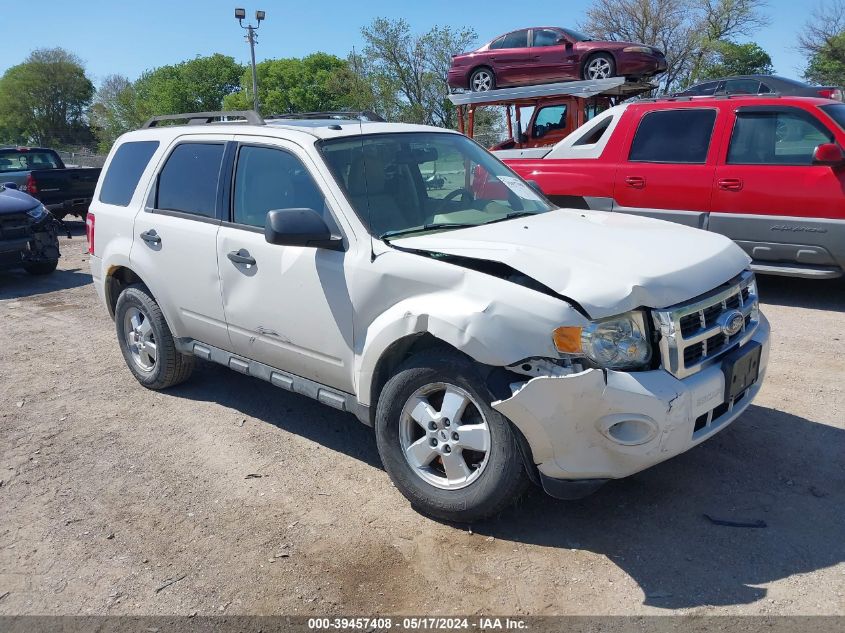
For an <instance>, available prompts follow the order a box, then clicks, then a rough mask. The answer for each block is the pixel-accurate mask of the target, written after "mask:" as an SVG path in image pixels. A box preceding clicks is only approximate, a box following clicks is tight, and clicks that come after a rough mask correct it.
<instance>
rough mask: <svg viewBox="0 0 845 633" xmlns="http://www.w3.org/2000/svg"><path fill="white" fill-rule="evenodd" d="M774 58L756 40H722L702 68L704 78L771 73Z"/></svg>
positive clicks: (715, 46)
mask: <svg viewBox="0 0 845 633" xmlns="http://www.w3.org/2000/svg"><path fill="white" fill-rule="evenodd" d="M773 73H774V69H773V68H772V58H771V57H769V54H768V53H767V52H766V51H764V50H763V49H762V48H760V47H759V46H758V45H757V44H755V43H754V42H749V43H748V44H736V43H734V42H728V41H721V42H717V43H716V44H715V45H714V55H713V58H712V59H711V61H710V62H709V63H707V64H706V65H705V66H703V67H702V69H701V78H702V79H718V78H719V77H729V76H731V75H771V74H773Z"/></svg>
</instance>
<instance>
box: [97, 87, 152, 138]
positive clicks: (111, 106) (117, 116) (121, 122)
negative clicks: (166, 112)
mask: <svg viewBox="0 0 845 633" xmlns="http://www.w3.org/2000/svg"><path fill="white" fill-rule="evenodd" d="M89 118H90V120H91V127H92V128H93V130H94V135H95V136H96V138H97V141H98V145H99V150H100V151H101V152H103V153H105V152H108V151H109V149H110V148H111V146H112V144H113V143H114V141H115V139H117V137H118V136H120V135H121V134H123V133H124V132H128V131H129V130H134V129H135V128H137V127H139V126H140V125H141V124H142V123H143V122H144V118H143V117H142V116H141V114H140V113H139V112H138V100H137V94H136V92H135V87H134V86H133V85H132V82H131V81H129V79H128V78H126V77H124V76H123V75H109V76H108V77H106V78H105V79H104V80H103V83H102V84H101V85H100V88H99V89H98V90H97V94H96V96H95V97H94V104H93V105H92V106H91V112H90V115H89Z"/></svg>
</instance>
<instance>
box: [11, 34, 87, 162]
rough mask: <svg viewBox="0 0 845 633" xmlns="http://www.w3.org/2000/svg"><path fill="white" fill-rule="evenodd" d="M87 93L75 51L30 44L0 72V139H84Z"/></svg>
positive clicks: (52, 141)
mask: <svg viewBox="0 0 845 633" xmlns="http://www.w3.org/2000/svg"><path fill="white" fill-rule="evenodd" d="M93 94H94V86H93V84H92V83H91V81H90V80H89V79H88V77H87V76H86V75H85V68H84V67H83V66H82V62H81V61H80V59H79V58H78V57H77V56H76V55H73V54H72V53H69V52H68V51H66V50H64V49H61V48H51V49H38V50H35V51H33V52H32V53H30V55H29V57H27V58H26V61H24V62H23V63H22V64H18V65H17V66H12V67H11V68H10V69H9V70H7V71H6V73H5V74H4V75H3V77H2V78H0V140H2V141H4V142H11V143H33V144H38V145H49V146H57V147H62V146H66V145H72V144H77V143H81V142H86V141H90V139H91V135H90V130H89V129H88V126H87V123H86V120H85V114H86V110H87V108H88V106H89V104H90V103H91V98H92V96H93Z"/></svg>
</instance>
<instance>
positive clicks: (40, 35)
mask: <svg viewBox="0 0 845 633" xmlns="http://www.w3.org/2000/svg"><path fill="white" fill-rule="evenodd" d="M249 2H250V3H251V4H246V2H245V1H244V0H169V1H165V0H143V1H139V0H70V1H69V0H47V1H46V2H41V3H38V9H37V10H33V8H34V5H31V4H29V3H27V2H21V1H20V0H3V2H2V3H0V4H2V5H3V6H2V20H3V24H4V27H3V37H2V45H0V73H2V72H4V71H5V70H6V69H7V68H8V67H10V66H13V65H15V64H17V63H19V62H21V61H22V60H23V59H24V58H25V57H26V55H27V54H28V53H29V51H30V50H32V49H33V48H42V47H53V46H62V47H64V48H66V49H68V50H71V51H73V52H75V53H76V54H77V55H79V56H80V57H81V58H82V59H83V60H84V61H85V64H86V67H87V69H88V71H89V75H90V76H91V78H92V79H93V80H94V83H95V84H99V82H100V81H101V80H102V78H103V77H105V76H106V75H108V74H111V73H120V74H123V75H127V76H129V77H130V78H131V79H134V78H135V77H137V76H138V75H139V74H140V73H141V72H142V71H144V70H145V69H147V68H154V67H156V66H160V65H163V64H169V63H174V62H177V61H181V60H184V59H188V58H191V57H194V56H196V55H207V54H210V53H214V52H221V53H225V54H227V55H232V56H234V57H235V58H236V59H237V60H239V61H241V62H247V61H248V59H249V48H248V46H247V45H246V43H245V42H244V40H243V37H242V31H241V29H240V28H239V27H238V24H237V22H236V21H235V19H234V17H233V13H234V7H235V6H236V4H240V6H243V7H244V8H245V9H246V10H247V15H248V16H252V15H254V13H255V9H264V10H265V11H266V12H267V20H266V21H265V22H264V23H262V26H261V30H260V31H259V34H260V38H259V45H258V47H257V48H256V56H257V59H258V60H259V61H260V60H262V59H265V58H274V57H299V56H302V55H306V54H308V53H310V52H313V51H316V50H323V51H326V52H329V53H334V54H336V55H339V56H345V55H346V53H347V52H348V51H349V50H351V48H352V47H353V46H355V47H358V48H359V49H360V47H361V36H360V28H361V26H363V25H365V24H368V23H369V22H370V21H371V20H372V19H373V18H374V17H378V16H385V17H404V18H405V19H407V20H408V22H409V23H410V24H411V26H412V28H414V29H415V30H418V31H425V30H427V29H428V28H430V27H431V26H433V25H435V24H453V25H456V26H460V25H468V26H472V27H474V28H475V30H476V31H477V32H478V34H479V37H480V38H481V40H482V41H483V40H486V39H489V38H492V37H493V36H495V35H497V34H499V33H502V32H505V31H508V30H512V29H515V28H519V27H522V26H530V25H532V24H557V25H560V26H576V25H577V24H578V23H579V22H580V21H581V20H582V18H583V16H584V11H585V9H586V8H587V7H588V6H589V5H590V4H591V2H590V0H566V1H564V2H554V3H552V2H549V1H548V0H535V1H534V2H532V3H527V2H520V1H516V2H514V1H513V0H481V1H479V0H475V1H470V2H456V1H455V0H426V1H425V2H419V1H417V0H414V1H412V2H408V1H407V0H367V1H366V2H358V1H355V0H352V1H350V0H316V1H312V2H301V1H300V2H291V1H290V0H284V1H282V2H279V1H277V0H249ZM827 2H832V0H769V2H768V4H769V14H770V16H771V20H772V22H771V25H770V26H768V27H766V28H764V29H761V30H760V31H759V32H758V33H756V34H755V36H754V38H753V39H754V40H755V41H757V43H758V44H760V45H761V46H762V47H763V48H764V49H766V50H767V51H768V53H769V54H770V55H771V56H772V59H773V61H774V66H775V70H776V71H777V72H778V74H781V75H786V76H790V77H796V78H798V77H800V74H801V70H802V67H803V64H804V62H803V59H802V56H801V54H800V53H799V52H798V51H797V50H796V34H797V31H798V30H799V29H800V27H801V26H803V24H804V23H805V22H806V21H807V19H808V18H809V15H810V12H811V10H812V8H813V7H814V6H816V5H817V4H819V3H827ZM482 6H483V7H484V10H482V11H479V10H478V9H479V7H482ZM550 7H555V9H554V10H550Z"/></svg>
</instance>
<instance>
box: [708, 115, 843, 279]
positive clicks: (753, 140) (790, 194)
mask: <svg viewBox="0 0 845 633" xmlns="http://www.w3.org/2000/svg"><path fill="white" fill-rule="evenodd" d="M732 114H733V117H734V120H733V122H732V123H733V124H732V125H731V126H727V127H726V129H725V145H726V148H725V150H724V151H723V152H722V154H723V155H722V156H721V157H720V164H719V166H718V167H717V170H716V183H715V191H714V194H713V213H712V215H711V217H710V230H712V231H715V232H718V233H722V234H724V235H727V236H728V237H730V238H732V239H734V240H736V241H738V242H739V244H740V246H742V247H743V248H744V249H745V250H746V252H747V253H748V254H749V255H750V256H751V257H752V258H753V259H754V260H756V261H758V262H786V263H796V264H800V265H807V266H816V267H824V266H829V265H833V264H834V263H835V260H836V259H838V258H840V257H843V258H845V244H843V243H842V242H843V240H842V237H843V231H842V230H841V229H840V228H839V227H841V226H842V220H843V218H845V209H843V201H845V198H844V197H843V191H845V172H843V170H842V169H839V168H837V169H834V168H831V167H830V166H825V165H814V164H813V152H814V150H815V148H816V147H817V146H818V145H821V144H823V143H832V142H836V141H837V140H841V139H837V138H836V134H835V133H834V131H833V130H832V129H831V128H829V127H828V126H827V125H826V124H825V123H823V122H822V121H821V120H820V118H819V117H817V116H816V114H815V113H813V112H811V111H809V110H805V109H803V108H798V107H791V106H786V105H752V106H742V107H739V108H737V109H736V111H735V112H734V113H732Z"/></svg>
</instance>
